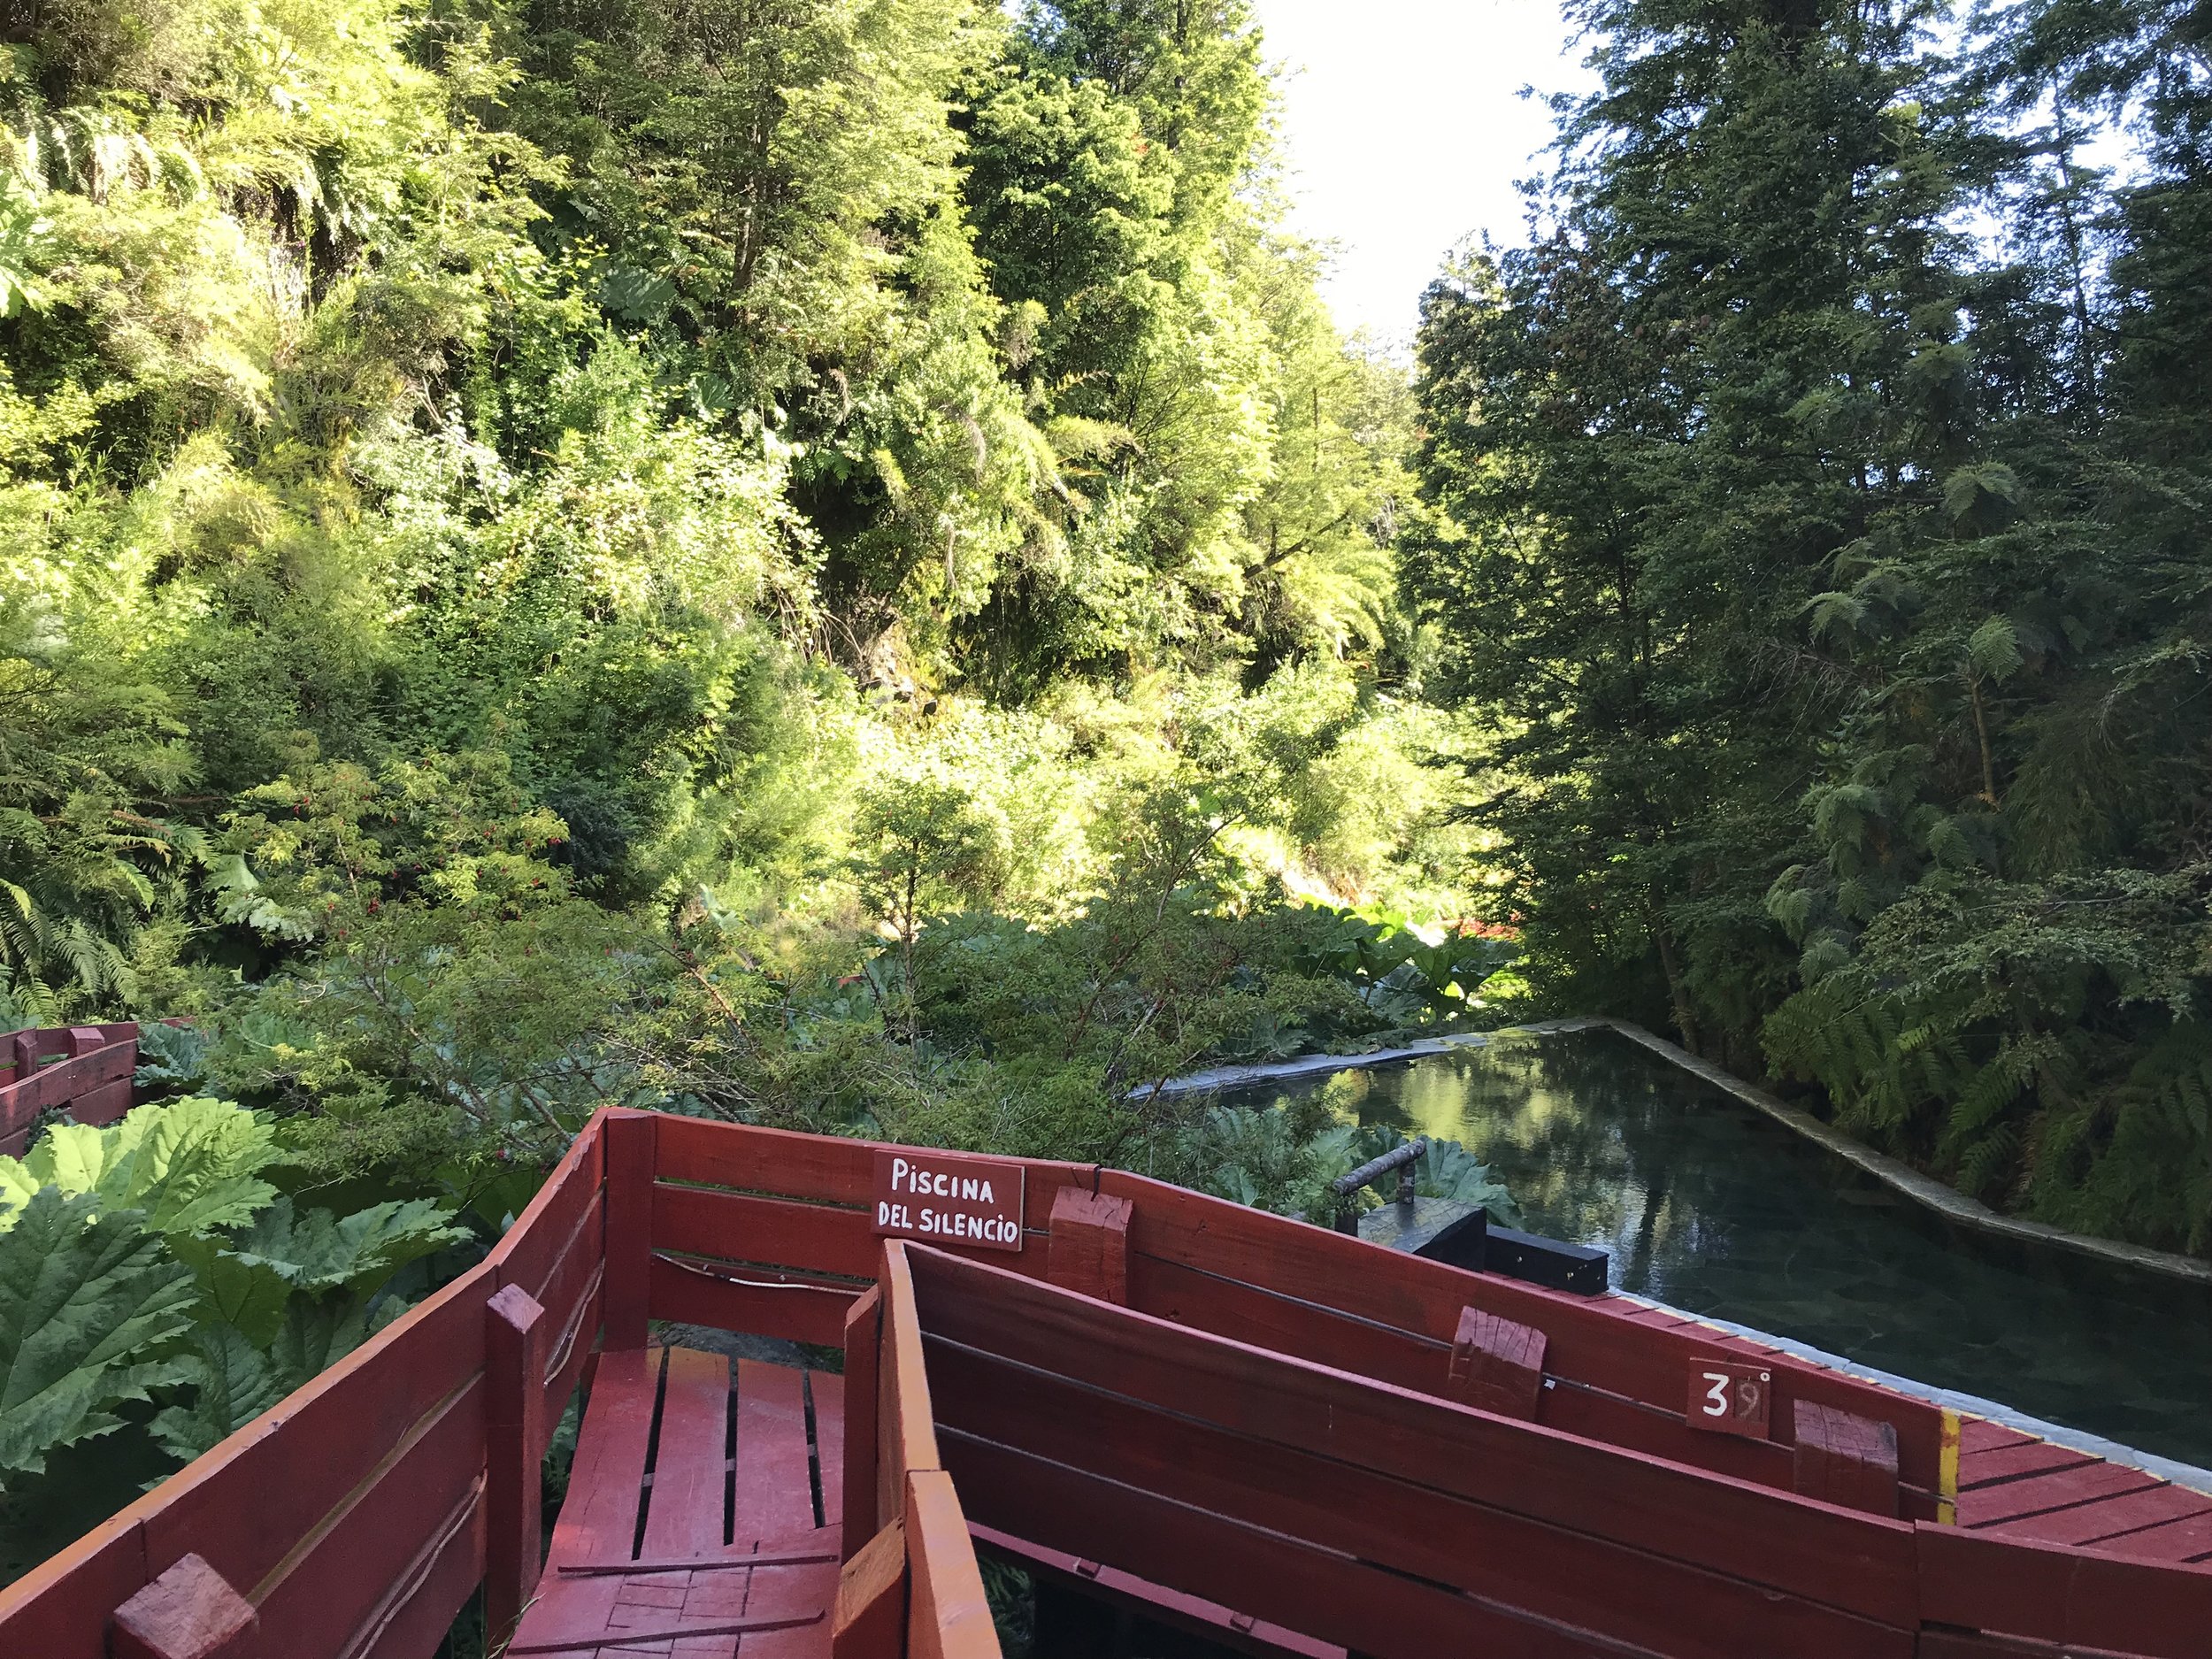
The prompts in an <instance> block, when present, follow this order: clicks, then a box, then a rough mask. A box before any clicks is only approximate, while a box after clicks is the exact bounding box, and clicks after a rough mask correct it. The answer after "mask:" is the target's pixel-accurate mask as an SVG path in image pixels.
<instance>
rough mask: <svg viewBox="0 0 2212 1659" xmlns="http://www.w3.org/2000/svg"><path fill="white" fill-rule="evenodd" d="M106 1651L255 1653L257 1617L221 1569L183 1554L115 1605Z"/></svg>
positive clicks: (228, 1656) (247, 1657) (159, 1657)
mask: <svg viewBox="0 0 2212 1659" xmlns="http://www.w3.org/2000/svg"><path fill="white" fill-rule="evenodd" d="M108 1653H109V1655H110V1659H260V1655H261V1620H260V1617H259V1616H258V1615H257V1614H256V1613H255V1612H254V1610H253V1609H252V1608H251V1607H250V1605H249V1604H248V1603H247V1601H246V1598H245V1597H244V1596H242V1595H240V1594H238V1592H237V1591H235V1590H234V1589H232V1588H231V1587H230V1585H229V1583H228V1581H227V1580H226V1579H225V1578H224V1577H223V1575H222V1574H221V1573H219V1572H218V1571H215V1569H214V1568H212V1567H211V1566H209V1565H208V1564H207V1563H206V1562H205V1561H204V1560H202V1559H201V1558H200V1557H199V1556H197V1555H186V1556H184V1557H182V1558H181V1559H180V1560H179V1561H178V1563H176V1565H174V1566H173V1567H171V1568H170V1569H169V1571H166V1572H165V1573H163V1574H162V1575H161V1576H160V1577H159V1578H156V1579H155V1580H154V1581H153V1582H152V1583H151V1584H149V1585H148V1586H146V1587H145V1588H144V1589H142V1590H141V1591H140V1592H139V1593H138V1594H136V1595H134V1596H133V1597H131V1599H130V1600H129V1601H126V1602H124V1603H123V1605H122V1606H120V1607H119V1608H117V1609H115V1617H114V1620H113V1622H112V1623H111V1624H110V1626H109V1629H108ZM26 1659H27V1656H26Z"/></svg>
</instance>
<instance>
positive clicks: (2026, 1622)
mask: <svg viewBox="0 0 2212 1659" xmlns="http://www.w3.org/2000/svg"><path fill="white" fill-rule="evenodd" d="M1917 1532H1918V1543H1919V1549H1920V1561H1921V1571H1920V1586H1921V1609H1922V1616H1923V1617H1924V1618H1925V1619H1926V1620H1927V1621H1928V1622H1929V1623H1932V1624H1954V1625H1959V1626H1962V1627H1964V1628H1966V1629H1969V1630H1981V1631H1986V1632H1992V1633H1994V1634H2001V1635H2008V1636H2020V1637H2027V1638H2030V1639H2032V1640H2038V1641H2046V1642H2055V1643H2061V1644H2064V1645H2066V1647H2067V1649H2068V1651H2069V1652H2073V1651H2077V1650H2079V1649H2084V1648H2086V1649H2091V1650H2094V1651H2095V1652H2098V1653H2107V1654H2134V1655H2148V1656H2149V1659H2202V1655H2204V1653H2205V1651H2206V1647H2205V1641H2206V1632H2208V1631H2212V1569H2207V1568H2202V1567H2177V1566H2170V1565H2167V1564H2163V1563H2152V1562H2142V1561H2129V1560H2124V1559H2122V1558H2120V1557H2117V1556H2115V1555H2108V1554H2105V1553H2101V1552H2098V1551H2091V1550H2079V1549H2071V1548H2065V1547H2064V1546H2062V1545H2055V1544H2039V1543H2033V1542H2030V1541H2027V1540H2018V1539H2011V1538H2007V1537H2004V1536H2002V1535H2001V1534H1996V1533H1990V1532H1964V1531H1962V1530H1960V1529H1959V1528H1956V1527H1947V1526H1923V1527H1920V1528H1918V1529H1917Z"/></svg>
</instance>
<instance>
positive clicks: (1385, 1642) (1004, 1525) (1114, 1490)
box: [946, 1433, 1657, 1659]
mask: <svg viewBox="0 0 2212 1659" xmlns="http://www.w3.org/2000/svg"><path fill="white" fill-rule="evenodd" d="M946 1445H947V1446H948V1448H949V1449H950V1450H951V1452H952V1464H951V1467H950V1471H949V1472H950V1473H951V1475H952V1477H953V1479H954V1481H955V1483H956V1485H957V1486H958V1488H959V1490H960V1492H961V1493H962V1494H963V1497H964V1502H965V1507H966V1509H968V1511H969V1513H971V1514H972V1516H973V1517H974V1518H975V1519H976V1520H977V1521H979V1522H980V1523H982V1524H983V1525H987V1526H989V1527H992V1528H994V1529H995V1530H998V1531H1001V1532H1011V1533H1013V1534H1014V1535H1015V1536H1017V1537H1019V1538H1023V1539H1026V1540H1030V1541H1032V1542H1033V1543H1036V1544H1040V1545H1042V1546H1043V1547H1045V1548H1048V1549H1056V1550H1061V1551H1064V1552H1065V1553H1067V1554H1069V1555H1076V1556H1079V1557H1081V1558H1083V1559H1085V1560H1090V1561H1104V1562H1110V1563H1113V1564H1114V1565H1116V1566H1118V1567H1120V1568H1122V1569H1124V1570H1125V1571H1129V1572H1132V1573H1134V1574H1136V1575H1137V1576H1138V1577H1140V1578H1145V1579H1148V1580H1149V1581H1150V1582H1152V1583H1155V1584H1162V1585H1165V1586H1168V1587H1169V1588H1171V1589H1177V1590H1181V1591H1184V1592H1186V1593H1187V1594H1194V1595H1202V1596H1205V1597H1207V1598H1208V1599H1210V1600H1212V1601H1220V1602H1223V1603H1225V1604H1226V1605H1229V1606H1232V1607H1236V1608H1239V1609H1242V1610H1244V1611H1245V1612H1247V1613H1249V1614H1251V1615H1253V1616H1255V1617H1259V1618H1265V1619H1269V1620H1271V1621H1272V1622H1274V1623H1276V1624H1285V1625H1287V1626H1289V1627H1290V1628H1291V1629H1293V1630H1296V1631H1302V1632H1304V1633H1306V1634H1307V1635H1310V1636H1314V1637H1318V1638H1320V1639H1321V1640H1325V1641H1329V1642H1333V1643H1335V1644H1337V1645H1339V1646H1342V1647H1350V1648H1355V1649H1356V1650H1357V1651H1358V1652H1360V1653H1362V1654H1365V1655H1371V1656H1372V1659H1440V1655H1491V1654H1496V1655H1512V1659H1657V1655H1656V1654H1655V1652H1654V1650H1653V1649H1650V1648H1645V1647H1631V1646H1628V1645H1626V1644H1624V1643H1620V1642H1616V1641H1611V1640H1607V1639H1605V1638H1603V1637H1601V1636H1599V1635H1597V1634H1595V1633H1594V1632H1588V1631H1584V1630H1578V1629H1574V1628H1572V1627H1563V1626H1559V1625H1556V1624H1547V1623H1545V1622H1543V1621H1540V1620H1538V1619H1534V1618H1532V1617H1528V1616H1526V1615H1524V1614H1521V1613H1518V1612H1517V1611H1516V1610H1514V1609H1510V1608H1505V1607H1499V1606H1495V1605H1491V1604H1486V1603H1485V1602H1482V1601H1477V1600H1476V1599H1474V1598H1472V1597H1470V1596H1465V1595H1460V1594H1454V1593H1452V1592H1450V1591H1448V1590H1445V1589H1443V1588H1441V1587H1440V1586H1434V1585H1428V1584H1424V1583H1422V1582H1421V1581H1420V1580H1418V1579H1416V1578H1403V1577H1402V1576H1400V1575H1398V1574H1396V1573H1391V1572H1386V1571H1382V1570H1381V1569H1379V1568H1376V1567H1372V1566H1369V1565H1368V1564H1366V1563H1363V1562H1358V1561H1354V1560H1352V1559H1350V1558H1349V1557H1348V1556H1344V1555H1334V1554H1332V1553H1330V1552H1328V1551H1325V1550H1321V1549H1317V1548H1313V1547H1311V1546H1310V1545H1306V1544H1302V1543H1300V1542H1299V1541H1298V1540H1295V1539H1290V1538H1286V1537H1284V1536H1282V1535H1281V1534H1279V1533H1276V1532H1263V1531H1261V1530H1259V1529H1256V1528H1254V1527H1249V1526H1246V1525H1241V1524H1240V1523H1238V1522H1234V1521H1231V1520H1227V1519H1225V1518H1224V1517H1220V1516H1217V1515H1212V1514H1209V1513H1208V1512H1206V1511H1205V1510H1202V1509H1194V1508H1192V1507H1190V1506H1189V1505H1187V1504H1179V1503H1176V1502H1172V1501H1171V1500H1169V1499H1166V1498H1163V1497H1160V1496H1158V1495H1156V1494H1151V1493H1147V1492H1143V1491H1141V1490H1139V1489H1138V1488H1136V1487H1134V1486H1128V1485H1126V1484H1125V1483H1122V1482H1118V1481H1114V1480H1111V1479H1107V1478H1106V1477H1103V1476H1099V1475H1092V1474H1087V1473H1085V1472H1084V1471H1080V1470H1075V1469H1069V1468H1065V1467H1063V1466H1059V1465H1056V1464H1053V1463H1048V1462H1045V1461H1044V1460H1042V1459H1039V1458H1035V1457H1032V1456H1029V1455H1026V1454H1024V1453H1021V1452H1017V1451H1014V1450H1012V1449H1010V1448H1005V1447H1002V1446H997V1445H994V1444H992V1443H990V1442H988V1441H982V1440H973V1439H971V1438H970V1437H968V1436H966V1435H958V1436H954V1435H952V1434H950V1433H949V1434H948V1436H947V1439H946Z"/></svg>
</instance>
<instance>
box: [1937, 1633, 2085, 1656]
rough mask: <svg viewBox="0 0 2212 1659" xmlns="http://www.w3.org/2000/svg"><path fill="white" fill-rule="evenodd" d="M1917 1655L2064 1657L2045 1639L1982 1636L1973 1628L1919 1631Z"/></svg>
mask: <svg viewBox="0 0 2212 1659" xmlns="http://www.w3.org/2000/svg"><path fill="white" fill-rule="evenodd" d="M1918 1659H2067V1656H2066V1655H2065V1654H2063V1653H2062V1652H2061V1651H2060V1650H2059V1649H2058V1648H2056V1647H2053V1646H2052V1645H2051V1644H2050V1643H2048V1642H2040V1641H2027V1640H2022V1639H2021V1638H2019V1637H2016V1636H1985V1635H1982V1634H1981V1633H1979V1632H1975V1631H1963V1630H1925V1631H1923V1632H1920V1647H1919V1649H1918Z"/></svg>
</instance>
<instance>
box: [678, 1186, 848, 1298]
mask: <svg viewBox="0 0 2212 1659" xmlns="http://www.w3.org/2000/svg"><path fill="white" fill-rule="evenodd" d="M653 1248H655V1249H657V1250H668V1251H672V1252H673V1253H674V1254H676V1255H678V1256H709V1257H714V1258H718V1259H719V1260H722V1261H728V1262H754V1263H772V1264H776V1265H780V1266H785V1267H795V1268H800V1269H803V1271H807V1272H809V1273H837V1274H842V1275H844V1276H846V1277H847V1278H850V1279H872V1278H874V1277H875V1271H876V1256H877V1241H876V1237H875V1234H874V1233H873V1232H872V1230H871V1229H870V1227H869V1225H868V1217H867V1213H866V1212H865V1211H864V1210H841V1209H835V1208H833V1207H832V1206H830V1205H828V1204H805V1203H795V1202H790V1201H788V1200H785V1199H778V1198H751V1197H747V1196H744V1195H742V1194H737V1193H721V1192H716V1191H715V1190H713V1189H712V1188H711V1187H678V1186H673V1185H671V1184H670V1183H668V1182H666V1181H663V1182H659V1183H657V1185H656V1186H655V1187H654V1188H653Z"/></svg>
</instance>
